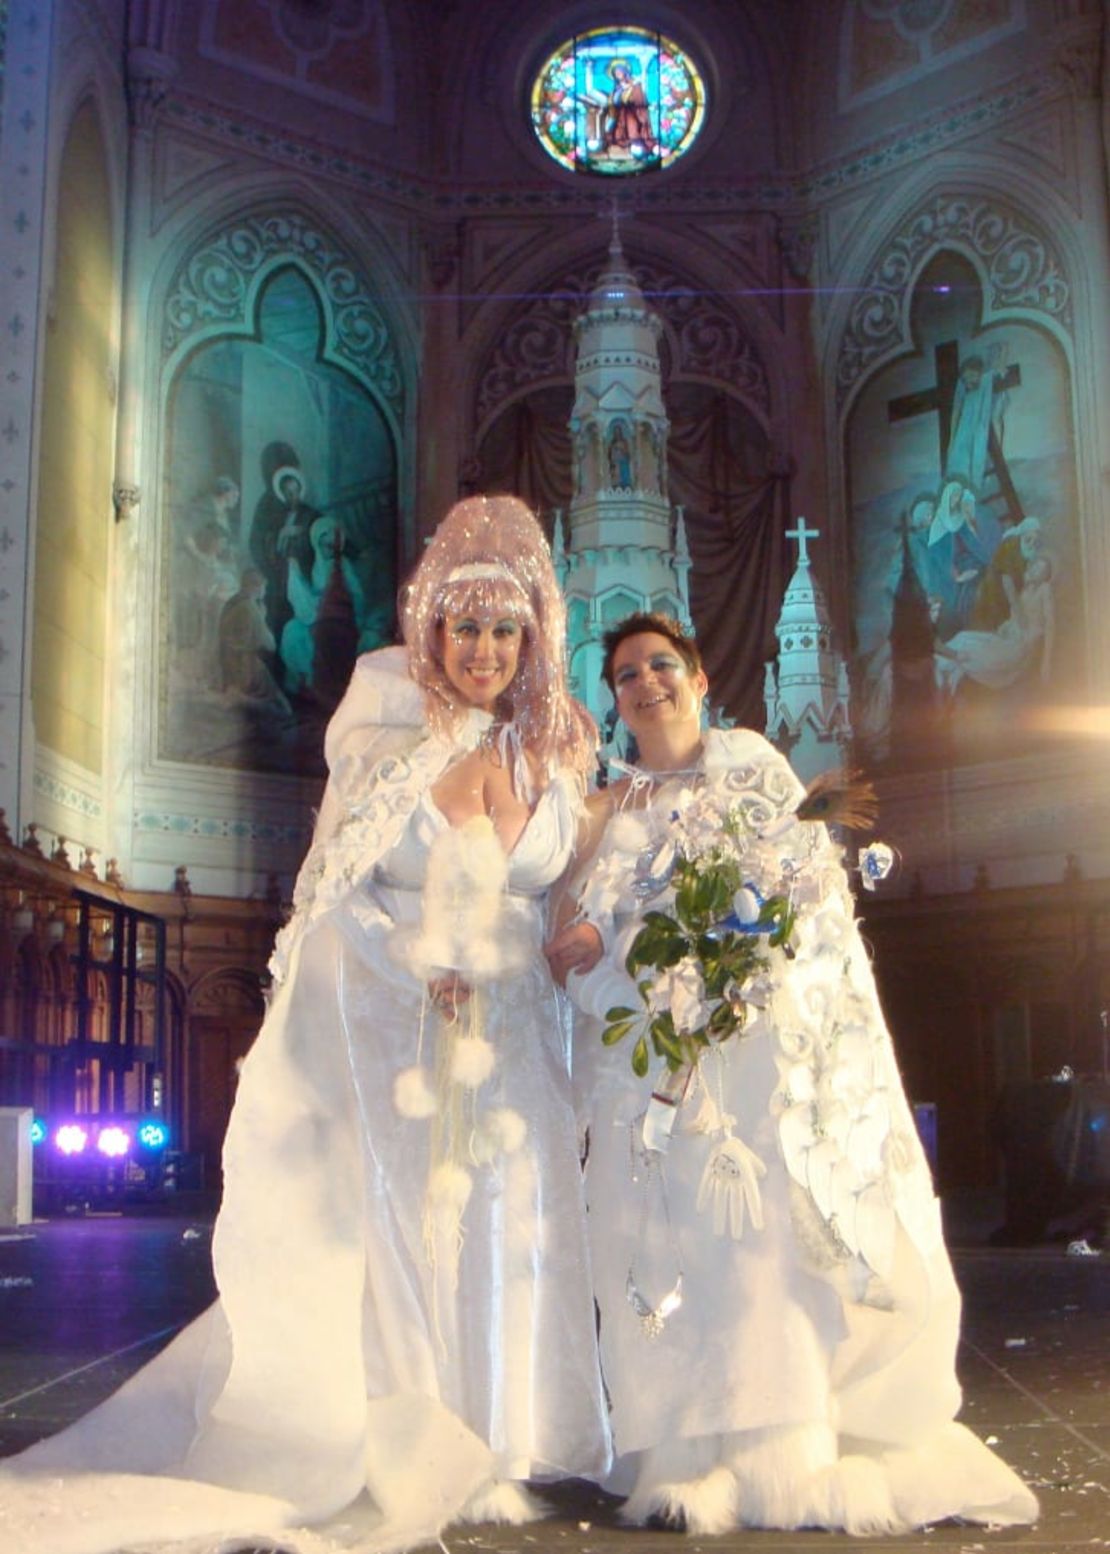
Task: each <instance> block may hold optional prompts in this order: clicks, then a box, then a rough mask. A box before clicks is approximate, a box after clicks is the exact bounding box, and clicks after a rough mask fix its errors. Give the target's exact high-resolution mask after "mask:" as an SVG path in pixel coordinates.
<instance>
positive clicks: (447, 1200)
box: [428, 1160, 474, 1219]
mask: <svg viewBox="0 0 1110 1554" xmlns="http://www.w3.org/2000/svg"><path fill="white" fill-rule="evenodd" d="M473 1185H474V1181H473V1178H472V1177H471V1175H470V1172H469V1171H467V1170H465V1169H464V1167H463V1166H460V1165H455V1164H453V1162H452V1161H450V1160H445V1161H444V1162H443V1163H442V1164H441V1165H437V1166H436V1168H435V1170H434V1171H433V1172H432V1174H431V1176H430V1177H429V1179H428V1201H429V1203H430V1204H431V1206H432V1209H433V1210H434V1211H435V1212H436V1216H437V1218H438V1217H439V1215H440V1213H441V1212H442V1213H443V1214H445V1215H447V1216H448V1217H451V1218H455V1219H458V1218H460V1217H461V1215H462V1212H463V1210H464V1209H465V1208H466V1205H467V1203H468V1202H469V1201H470V1190H471V1188H472V1187H473Z"/></svg>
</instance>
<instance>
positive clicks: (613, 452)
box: [609, 421, 632, 491]
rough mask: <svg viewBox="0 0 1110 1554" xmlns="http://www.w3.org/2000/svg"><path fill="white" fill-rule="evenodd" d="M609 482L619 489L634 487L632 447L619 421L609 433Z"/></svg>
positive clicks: (615, 488) (629, 489) (624, 489)
mask: <svg viewBox="0 0 1110 1554" xmlns="http://www.w3.org/2000/svg"><path fill="white" fill-rule="evenodd" d="M609 484H610V486H611V487H612V488H613V489H614V490H618V491H631V489H632V449H631V448H630V447H629V445H628V438H627V436H626V435H625V430H624V427H623V426H622V425H621V423H620V422H619V421H618V422H617V424H616V425H615V426H614V427H613V430H612V432H611V433H610V434H609Z"/></svg>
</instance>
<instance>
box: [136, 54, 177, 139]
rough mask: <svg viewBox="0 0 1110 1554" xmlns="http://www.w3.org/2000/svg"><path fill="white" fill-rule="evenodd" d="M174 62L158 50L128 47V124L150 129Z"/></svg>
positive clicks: (137, 127)
mask: <svg viewBox="0 0 1110 1554" xmlns="http://www.w3.org/2000/svg"><path fill="white" fill-rule="evenodd" d="M176 75H177V61H176V60H175V59H173V58H171V56H170V55H168V54H163V53H161V52H160V51H159V50H158V49H144V48H137V49H131V50H130V51H129V52H128V55H127V111H128V116H129V118H130V120H131V126H132V128H133V129H136V130H142V131H146V130H150V129H152V128H153V125H154V121H155V119H156V118H157V117H158V111H159V109H160V108H161V106H162V104H163V103H164V102H165V100H166V94H167V93H168V91H169V89H170V82H171V81H172V80H173V78H174V77H175V76H176Z"/></svg>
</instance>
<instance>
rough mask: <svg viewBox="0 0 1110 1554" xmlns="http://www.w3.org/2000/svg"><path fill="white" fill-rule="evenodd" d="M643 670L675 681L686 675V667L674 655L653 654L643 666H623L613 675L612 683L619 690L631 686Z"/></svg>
mask: <svg viewBox="0 0 1110 1554" xmlns="http://www.w3.org/2000/svg"><path fill="white" fill-rule="evenodd" d="M644 669H650V670H651V671H652V673H653V674H670V675H674V676H675V678H676V679H681V678H683V676H684V675H685V673H686V665H685V664H684V663H683V662H682V660H681V658H679V657H678V655H677V654H675V653H653V654H652V655H651V657H650V658H649V659H648V660H647V663H646V664H644V665H642V666H641V665H637V664H625V665H623V666H622V667H621V668H620V669H618V670H617V671H616V673H615V674H614V675H613V683H614V684H615V686H616V687H617V689H618V690H620V689H621V688H622V687H623V686H626V685H629V684H631V682H632V681H634V680H635V679H636V678H637V676H638V675H640V674H641V673H642V672H643V670H644Z"/></svg>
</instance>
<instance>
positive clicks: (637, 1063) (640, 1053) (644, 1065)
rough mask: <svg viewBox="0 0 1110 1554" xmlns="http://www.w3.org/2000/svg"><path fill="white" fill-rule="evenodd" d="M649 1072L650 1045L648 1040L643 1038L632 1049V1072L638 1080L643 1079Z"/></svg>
mask: <svg viewBox="0 0 1110 1554" xmlns="http://www.w3.org/2000/svg"><path fill="white" fill-rule="evenodd" d="M647 1071H648V1044H647V1038H646V1037H644V1036H641V1037H640V1039H639V1041H638V1042H637V1043H636V1045H635V1046H634V1047H633V1049H632V1072H633V1073H634V1074H635V1075H637V1077H638V1078H640V1079H643V1077H644V1076H645V1074H646V1073H647Z"/></svg>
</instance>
